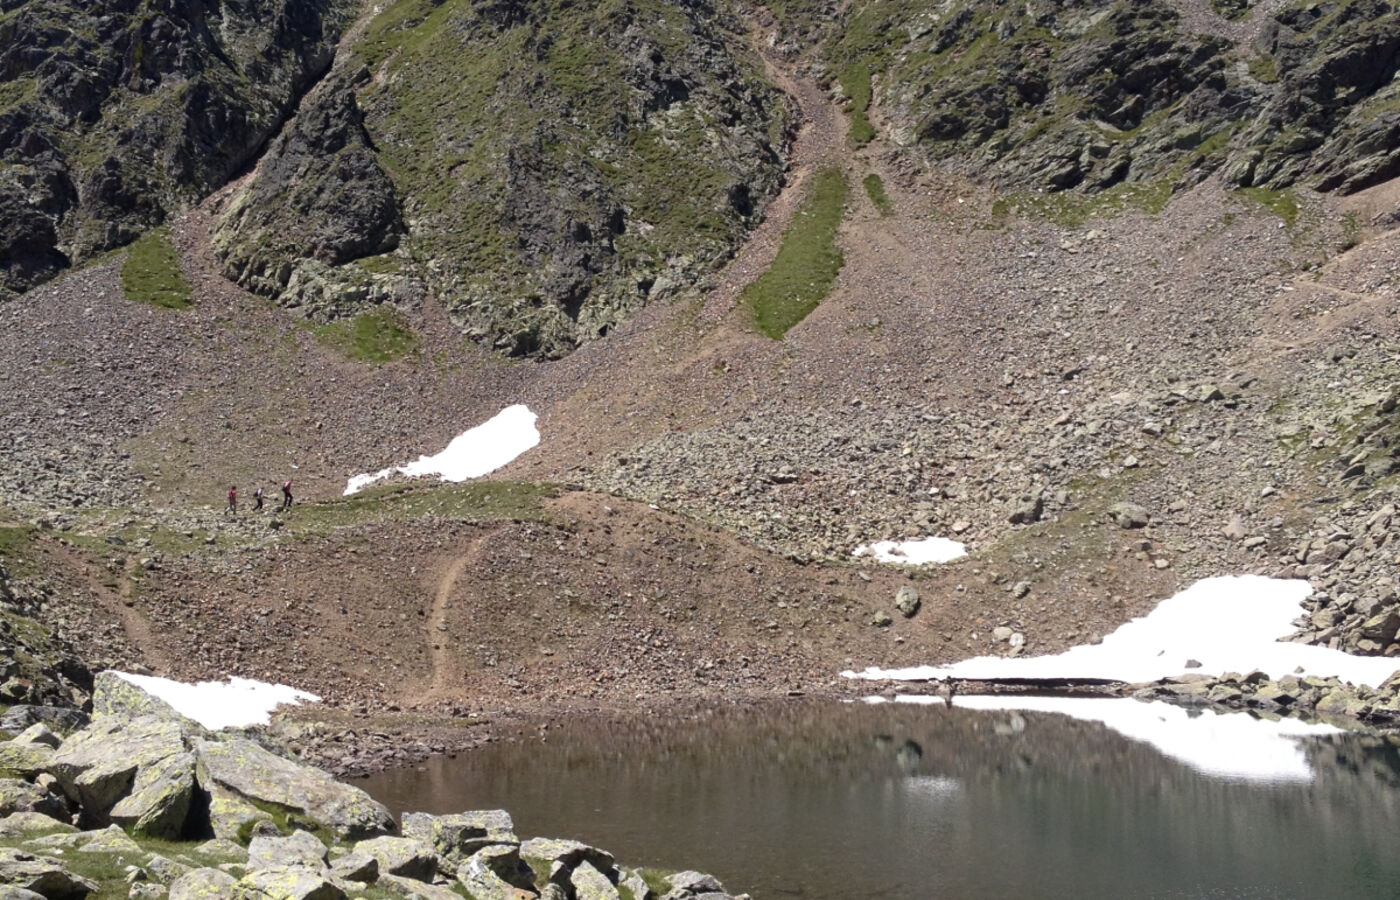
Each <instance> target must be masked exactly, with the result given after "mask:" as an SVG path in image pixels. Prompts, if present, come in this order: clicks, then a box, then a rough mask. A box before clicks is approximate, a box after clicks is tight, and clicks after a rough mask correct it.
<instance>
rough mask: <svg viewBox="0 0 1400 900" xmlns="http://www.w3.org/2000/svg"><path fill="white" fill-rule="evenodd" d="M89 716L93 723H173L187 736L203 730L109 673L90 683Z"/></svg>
mask: <svg viewBox="0 0 1400 900" xmlns="http://www.w3.org/2000/svg"><path fill="white" fill-rule="evenodd" d="M92 715H93V718H94V719H108V718H115V719H121V720H123V721H130V720H134V719H143V718H148V717H149V718H155V719H166V720H169V721H171V722H175V723H177V724H178V725H180V726H181V727H182V728H184V729H185V730H186V731H187V732H191V733H202V732H203V731H204V729H203V727H201V726H200V724H199V723H198V722H196V721H194V720H193V719H190V718H187V717H185V716H182V715H181V714H180V713H178V712H176V711H175V707H173V706H171V705H170V704H169V703H166V702H165V701H164V700H162V699H160V698H159V697H156V696H155V695H153V694H149V693H147V692H146V691H145V690H143V689H142V688H139V687H137V686H136V685H134V684H132V683H131V682H130V681H127V680H126V679H125V678H122V677H121V676H120V675H118V674H117V673H116V672H113V671H111V670H110V669H109V670H107V671H105V672H98V673H97V677H96V678H94V679H93V689H92Z"/></svg>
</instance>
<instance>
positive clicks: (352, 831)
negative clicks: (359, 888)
mask: <svg viewBox="0 0 1400 900" xmlns="http://www.w3.org/2000/svg"><path fill="white" fill-rule="evenodd" d="M195 759H196V761H197V765H198V770H197V777H198V779H199V784H200V786H201V788H203V789H204V790H205V791H206V792H208V793H209V795H210V809H209V816H210V824H211V825H212V826H213V829H214V833H215V834H217V835H218V836H219V837H230V838H234V839H243V840H246V839H247V837H248V833H246V832H247V829H248V827H249V822H251V821H256V820H257V819H258V818H262V819H266V820H268V821H271V822H272V823H273V824H274V825H276V826H278V827H279V828H281V827H283V826H284V825H286V824H289V823H290V822H291V821H292V820H293V819H297V818H301V819H304V820H306V822H307V823H308V824H311V825H313V826H321V827H325V828H327V829H329V830H330V831H332V832H334V833H335V835H336V836H337V837H340V838H346V839H350V840H355V839H359V838H366V837H375V836H377V835H381V834H393V833H394V831H395V830H396V829H395V825H394V819H393V817H392V816H390V815H389V811H388V810H387V809H385V808H384V807H383V806H382V805H381V804H379V803H376V802H375V801H374V800H372V799H371V798H370V796H369V795H368V794H366V793H365V792H364V791H362V790H360V789H359V788H355V787H351V786H350V785H348V784H341V783H340V782H338V781H336V780H335V779H333V778H331V777H330V776H329V775H327V774H326V773H324V772H322V771H320V770H319V769H313V768H310V767H308V766H304V765H301V764H299V763H294V762H292V761H290V760H286V759H283V758H281V757H280V756H275V755H274V754H272V753H269V752H268V751H266V750H264V749H263V748H262V747H259V746H258V745H257V744H255V743H253V742H252V741H249V740H246V739H243V738H233V739H230V740H225V741H215V740H203V741H200V742H199V743H198V744H197V745H196V747H195ZM259 813H261V814H262V815H258V814H259ZM279 819H281V820H283V821H278V820H279ZM241 832H242V833H241Z"/></svg>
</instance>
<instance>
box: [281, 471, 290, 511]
mask: <svg viewBox="0 0 1400 900" xmlns="http://www.w3.org/2000/svg"><path fill="white" fill-rule="evenodd" d="M291 508H292V482H291V479H288V480H287V481H284V482H282V511H283V512H286V511H287V510H289V509H291Z"/></svg>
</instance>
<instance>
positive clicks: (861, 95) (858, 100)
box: [840, 63, 875, 147]
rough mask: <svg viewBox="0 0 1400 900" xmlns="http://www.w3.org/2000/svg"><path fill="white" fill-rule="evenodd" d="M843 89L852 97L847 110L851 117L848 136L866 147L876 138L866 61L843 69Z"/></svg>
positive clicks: (841, 78) (856, 143) (853, 142)
mask: <svg viewBox="0 0 1400 900" xmlns="http://www.w3.org/2000/svg"><path fill="white" fill-rule="evenodd" d="M840 82H841V90H842V91H844V92H845V93H846V96H847V97H849V98H851V105H850V107H849V108H848V109H847V112H848V113H849V114H850V117H851V130H850V133H849V134H848V135H847V137H848V138H849V139H850V142H851V144H852V145H853V146H856V147H864V146H865V145H866V144H868V143H870V142H871V141H872V140H873V139H874V138H875V126H874V125H871V124H870V118H869V116H868V113H869V112H870V96H871V93H870V67H869V66H867V65H865V64H864V63H852V64H851V65H849V66H846V67H845V68H844V69H842V70H841V76H840Z"/></svg>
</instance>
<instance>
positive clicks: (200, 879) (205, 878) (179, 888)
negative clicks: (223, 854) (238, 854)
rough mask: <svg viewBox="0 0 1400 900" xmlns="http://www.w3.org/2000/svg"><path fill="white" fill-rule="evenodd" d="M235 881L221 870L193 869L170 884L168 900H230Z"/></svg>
mask: <svg viewBox="0 0 1400 900" xmlns="http://www.w3.org/2000/svg"><path fill="white" fill-rule="evenodd" d="M235 884H237V879H236V878H234V877H233V876H232V875H230V874H228V873H227V872H225V871H223V870H221V869H195V870H193V871H191V872H186V873H185V874H184V875H181V876H180V877H179V878H177V879H175V880H174V881H173V882H171V884H170V900H231V898H232V897H233V889H234V885H235Z"/></svg>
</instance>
